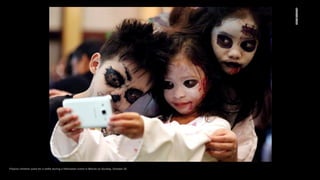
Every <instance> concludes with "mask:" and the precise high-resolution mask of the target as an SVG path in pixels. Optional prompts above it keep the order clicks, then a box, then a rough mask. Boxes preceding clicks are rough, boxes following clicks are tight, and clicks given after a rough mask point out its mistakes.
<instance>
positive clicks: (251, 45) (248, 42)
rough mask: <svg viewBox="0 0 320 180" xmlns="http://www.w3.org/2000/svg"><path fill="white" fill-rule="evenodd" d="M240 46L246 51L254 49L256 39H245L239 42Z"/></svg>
mask: <svg viewBox="0 0 320 180" xmlns="http://www.w3.org/2000/svg"><path fill="white" fill-rule="evenodd" d="M240 46H241V48H242V49H243V50H245V51H247V52H252V51H254V50H255V49H256V46H257V41H256V40H246V41H243V42H241V44H240Z"/></svg>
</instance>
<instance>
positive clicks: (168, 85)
mask: <svg viewBox="0 0 320 180" xmlns="http://www.w3.org/2000/svg"><path fill="white" fill-rule="evenodd" d="M163 88H164V89H172V88H173V83H172V82H170V81H164V82H163Z"/></svg>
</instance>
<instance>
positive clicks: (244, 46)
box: [211, 11, 258, 75]
mask: <svg viewBox="0 0 320 180" xmlns="http://www.w3.org/2000/svg"><path fill="white" fill-rule="evenodd" d="M256 34H257V24H256V23H255V22H254V20H253V17H252V15H251V14H249V12H248V11H247V12H246V15H245V16H243V17H242V18H237V17H231V16H229V17H227V18H225V19H223V20H222V22H221V25H220V26H216V27H214V28H213V30H212V33H211V37H212V41H211V45H212V48H213V50H214V53H215V55H216V57H217V58H218V61H219V63H220V65H221V66H222V68H223V70H224V71H225V72H226V73H227V74H230V75H233V74H236V73H238V72H240V70H241V69H243V68H245V67H246V66H247V65H248V64H249V63H250V62H251V60H252V58H253V56H254V54H255V52H256V49H257V46H258V40H257V36H256Z"/></svg>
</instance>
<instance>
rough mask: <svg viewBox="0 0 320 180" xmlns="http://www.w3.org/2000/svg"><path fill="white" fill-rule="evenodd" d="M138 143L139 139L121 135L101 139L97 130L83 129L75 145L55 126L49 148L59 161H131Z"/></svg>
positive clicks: (101, 136) (138, 145)
mask: <svg viewBox="0 0 320 180" xmlns="http://www.w3.org/2000/svg"><path fill="white" fill-rule="evenodd" d="M140 142H141V140H140V139H135V140H131V139H129V138H126V137H125V136H122V135H120V136H116V135H109V136H107V137H103V135H102V133H101V132H100V131H99V130H90V129H84V131H83V132H82V133H81V135H80V137H79V143H76V142H74V141H73V140H72V139H70V138H68V137H67V136H66V135H65V134H64V133H63V132H62V131H61V128H60V126H58V125H56V127H55V129H54V131H53V133H52V136H51V140H50V147H51V152H52V154H53V155H54V156H55V157H56V158H58V159H59V160H60V161H132V160H133V159H134V158H135V156H136V154H137V147H140Z"/></svg>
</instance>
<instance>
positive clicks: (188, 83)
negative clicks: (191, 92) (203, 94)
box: [183, 79, 198, 88]
mask: <svg viewBox="0 0 320 180" xmlns="http://www.w3.org/2000/svg"><path fill="white" fill-rule="evenodd" d="M197 84H198V81H197V80H194V79H193V80H186V81H184V82H183V85H184V86H186V87H187V88H192V87H194V86H195V85H197Z"/></svg>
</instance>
